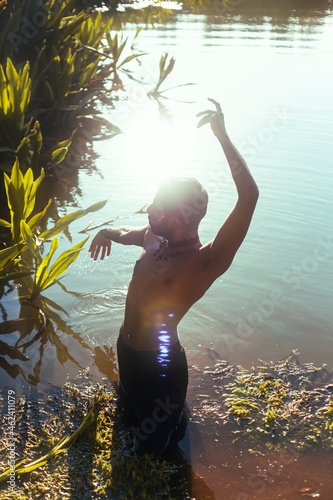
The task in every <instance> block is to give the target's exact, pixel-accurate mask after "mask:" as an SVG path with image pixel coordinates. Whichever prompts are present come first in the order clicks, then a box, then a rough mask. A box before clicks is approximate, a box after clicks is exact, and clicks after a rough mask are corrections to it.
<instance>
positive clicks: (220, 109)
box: [208, 97, 222, 113]
mask: <svg viewBox="0 0 333 500" xmlns="http://www.w3.org/2000/svg"><path fill="white" fill-rule="evenodd" d="M208 101H210V102H212V103H213V104H215V106H216V110H217V111H218V112H219V113H222V108H221V105H220V103H219V102H217V101H215V99H212V98H211V97H208Z"/></svg>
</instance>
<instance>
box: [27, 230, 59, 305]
mask: <svg viewBox="0 0 333 500" xmlns="http://www.w3.org/2000/svg"><path fill="white" fill-rule="evenodd" d="M58 244H59V241H58V238H54V239H53V241H52V243H51V248H50V251H49V253H48V254H47V255H45V257H44V259H43V260H42V262H41V264H40V266H39V268H38V269H37V273H36V278H35V286H34V292H33V295H38V293H39V292H40V291H41V290H43V283H44V281H45V280H46V279H47V276H48V267H49V263H50V260H51V258H52V256H53V254H54V252H55V251H56V249H57V248H58Z"/></svg>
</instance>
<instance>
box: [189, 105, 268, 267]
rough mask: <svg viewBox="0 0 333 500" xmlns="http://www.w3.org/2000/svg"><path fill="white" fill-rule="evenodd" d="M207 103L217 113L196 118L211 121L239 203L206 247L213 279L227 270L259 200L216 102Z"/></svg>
mask: <svg viewBox="0 0 333 500" xmlns="http://www.w3.org/2000/svg"><path fill="white" fill-rule="evenodd" d="M209 100H210V101H211V102H212V103H213V104H214V105H215V106H216V111H210V110H208V111H204V112H203V113H199V115H198V116H200V115H202V114H204V115H206V116H205V117H204V118H203V119H202V121H203V122H204V123H205V122H207V121H209V122H210V124H211V128H212V130H213V133H214V135H215V136H216V137H217V139H218V141H219V142H220V144H221V146H222V149H223V151H224V154H225V156H226V158H227V161H228V163H229V166H230V170H231V175H232V177H233V180H234V182H235V185H236V189H237V193H238V200H237V202H236V205H235V206H234V208H233V210H232V212H231V213H230V214H229V216H228V218H227V220H226V221H225V222H224V224H223V225H222V226H221V227H220V229H219V231H218V233H217V235H216V236H215V238H214V239H213V240H212V241H211V242H210V243H209V244H208V245H209V246H210V249H209V252H208V255H207V257H208V261H209V263H210V267H211V269H212V272H213V274H214V276H215V275H216V277H218V276H220V275H221V274H223V273H224V272H225V271H226V270H227V269H228V267H229V266H230V264H231V262H232V260H233V258H234V256H235V254H236V252H237V250H238V248H239V247H240V245H241V243H242V241H243V240H244V238H245V235H246V233H247V230H248V228H249V225H250V222H251V219H252V215H253V212H254V209H255V206H256V203H257V200H258V196H259V190H258V187H257V185H256V183H255V181H254V179H253V177H252V175H251V172H250V170H249V169H248V167H247V165H246V163H245V160H244V159H243V158H242V156H241V155H240V154H239V152H238V151H237V149H236V148H235V146H234V145H233V143H232V142H231V140H230V138H229V136H228V134H227V131H226V128H225V123H224V116H223V113H222V110H221V107H220V105H219V103H217V102H216V101H214V100H213V99H209ZM199 126H200V122H199Z"/></svg>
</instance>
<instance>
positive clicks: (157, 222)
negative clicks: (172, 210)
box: [147, 199, 170, 238]
mask: <svg viewBox="0 0 333 500" xmlns="http://www.w3.org/2000/svg"><path fill="white" fill-rule="evenodd" d="M147 213H148V221H149V224H150V227H151V230H152V232H153V233H154V234H156V235H157V236H162V237H163V238H168V236H169V234H170V230H169V229H168V226H169V217H167V216H166V214H165V212H164V210H163V208H162V206H161V205H160V204H158V203H157V202H156V199H154V201H153V203H152V204H151V205H149V207H148V208H147Z"/></svg>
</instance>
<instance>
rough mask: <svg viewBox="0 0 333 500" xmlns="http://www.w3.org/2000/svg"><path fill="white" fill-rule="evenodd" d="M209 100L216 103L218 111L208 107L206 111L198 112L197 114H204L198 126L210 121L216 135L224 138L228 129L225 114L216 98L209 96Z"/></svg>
mask: <svg viewBox="0 0 333 500" xmlns="http://www.w3.org/2000/svg"><path fill="white" fill-rule="evenodd" d="M208 100H209V101H210V102H212V103H213V104H214V105H215V107H216V111H212V110H211V109H207V110H206V111H201V112H200V113H198V114H197V116H202V118H201V120H200V121H199V123H198V125H197V127H198V128H200V127H202V126H203V125H205V124H206V123H210V126H211V127H212V131H213V133H214V135H215V136H216V137H217V138H218V139H222V138H223V137H225V136H227V131H226V128H225V123H224V115H223V112H222V109H221V106H220V104H219V103H218V102H217V101H215V100H214V99H211V98H209V97H208Z"/></svg>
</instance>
